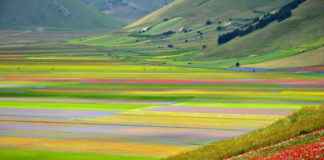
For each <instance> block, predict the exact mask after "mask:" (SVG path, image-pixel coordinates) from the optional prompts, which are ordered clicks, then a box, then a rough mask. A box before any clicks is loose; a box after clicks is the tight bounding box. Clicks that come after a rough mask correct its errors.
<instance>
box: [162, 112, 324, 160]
mask: <svg viewBox="0 0 324 160" xmlns="http://www.w3.org/2000/svg"><path fill="white" fill-rule="evenodd" d="M323 127H324V106H321V107H309V108H303V109H301V110H300V111H298V112H296V113H294V114H292V115H290V116H288V117H286V118H284V119H281V120H279V121H277V122H275V123H273V124H271V125H270V126H267V127H266V128H262V129H259V130H257V131H254V132H251V133H249V134H246V135H242V136H239V137H236V138H231V139H227V140H222V141H218V142H215V143H212V144H209V145H206V146H204V147H202V148H199V149H197V150H194V151H189V152H186V153H183V154H180V155H176V156H172V157H169V158H166V159H167V160H196V159H205V160H209V159H210V160H221V159H225V158H228V157H231V156H234V155H239V154H242V153H245V152H247V151H250V150H254V149H258V148H261V147H264V146H269V145H273V144H275V143H278V142H280V141H282V140H285V139H289V138H292V137H296V136H298V135H300V134H301V133H304V132H312V131H314V130H317V129H321V128H323Z"/></svg>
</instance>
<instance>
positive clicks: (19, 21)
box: [0, 0, 173, 30]
mask: <svg viewBox="0 0 324 160" xmlns="http://www.w3.org/2000/svg"><path fill="white" fill-rule="evenodd" d="M172 1H173V0H0V27H2V28H20V29H21V28H23V29H29V30H34V29H35V28H42V29H45V30H62V29H63V30H75V29H80V30H90V29H91V30H93V29H105V30H116V29H120V28H122V27H123V26H125V25H126V24H127V23H129V22H130V21H135V20H137V19H138V18H140V17H142V16H144V15H146V14H148V13H151V12H152V11H154V10H156V9H158V8H160V7H162V6H164V5H167V4H168V3H170V2H172ZM104 12H105V13H104Z"/></svg>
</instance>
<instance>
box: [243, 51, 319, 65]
mask: <svg viewBox="0 0 324 160" xmlns="http://www.w3.org/2000/svg"><path fill="white" fill-rule="evenodd" d="M323 64H324V47H322V48H319V49H315V50H312V51H309V52H306V53H302V54H298V55H295V56H291V57H287V58H282V59H278V60H273V61H267V62H262V63H256V64H249V65H244V66H243V67H248V68H264V69H277V68H297V67H311V66H319V65H323Z"/></svg>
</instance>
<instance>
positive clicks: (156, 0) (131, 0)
mask: <svg viewBox="0 0 324 160" xmlns="http://www.w3.org/2000/svg"><path fill="white" fill-rule="evenodd" d="M82 1H83V2H84V3H86V4H88V5H89V6H91V7H93V8H96V9H99V10H101V11H104V12H105V13H109V14H110V15H113V16H115V17H118V18H121V19H123V20H126V21H128V22H133V21H135V20H137V19H139V18H141V17H143V16H145V15H147V14H149V13H151V12H153V11H155V10H157V9H159V8H161V7H163V6H165V5H167V4H169V3H171V2H173V1H174V0H82Z"/></svg>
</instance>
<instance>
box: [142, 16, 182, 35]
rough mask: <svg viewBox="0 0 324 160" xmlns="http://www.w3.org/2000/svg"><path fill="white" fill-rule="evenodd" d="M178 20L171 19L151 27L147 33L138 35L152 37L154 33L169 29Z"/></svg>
mask: <svg viewBox="0 0 324 160" xmlns="http://www.w3.org/2000/svg"><path fill="white" fill-rule="evenodd" d="M180 20H182V18H181V17H177V18H173V19H170V20H168V21H165V22H162V23H159V24H157V25H155V26H154V27H152V28H151V29H150V30H148V31H147V32H143V33H140V34H139V35H152V34H154V33H157V32H160V31H161V30H163V29H165V28H167V27H170V26H172V25H174V24H175V23H177V22H179V21H180Z"/></svg>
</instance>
